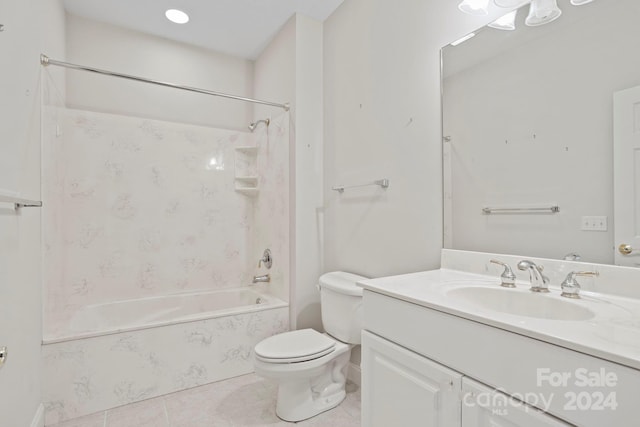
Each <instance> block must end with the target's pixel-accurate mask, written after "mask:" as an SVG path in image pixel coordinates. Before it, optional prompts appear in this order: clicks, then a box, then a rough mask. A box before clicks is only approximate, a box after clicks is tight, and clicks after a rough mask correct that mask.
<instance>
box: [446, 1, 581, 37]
mask: <svg viewBox="0 0 640 427" xmlns="http://www.w3.org/2000/svg"><path fill="white" fill-rule="evenodd" d="M592 1H593V0H570V3H571V4H572V5H573V6H582V5H583V4H587V3H591V2H592ZM493 3H494V4H495V5H496V6H498V7H504V8H513V9H516V10H517V9H518V8H519V7H521V6H524V5H525V4H527V3H530V5H529V15H528V16H527V19H525V24H527V25H528V26H530V27H535V26H538V25H544V24H548V23H549V22H551V21H555V20H556V19H558V18H559V17H560V15H562V10H560V8H559V7H558V2H557V0H493ZM488 7H489V1H488V0H463V1H462V2H461V3H460V4H458V9H460V10H461V11H463V12H465V13H468V14H470V15H487V14H488V13H489V12H488ZM512 18H513V21H512V20H511V19H512ZM489 27H491V28H496V29H498V30H515V14H514V15H513V16H512V15H510V14H506V15H504V16H502V17H500V18H498V19H496V20H495V21H493V22H492V23H491V24H489Z"/></svg>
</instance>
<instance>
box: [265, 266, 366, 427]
mask: <svg viewBox="0 0 640 427" xmlns="http://www.w3.org/2000/svg"><path fill="white" fill-rule="evenodd" d="M364 279H366V277H362V276H358V275H356V274H351V273H345V272H341V271H336V272H332V273H326V274H324V275H322V276H321V277H320V279H319V280H318V282H319V283H318V286H319V288H320V307H321V314H322V324H323V326H324V328H325V330H326V333H324V334H323V333H320V332H317V331H315V330H313V329H301V330H297V331H290V332H285V333H282V334H278V335H274V336H272V337H269V338H266V339H264V340H262V341H261V342H259V343H258V344H257V345H256V346H255V349H254V355H255V357H254V367H255V371H256V374H258V375H260V376H262V377H265V378H269V379H272V380H275V381H276V382H278V397H277V403H276V414H277V415H278V417H280V418H281V419H283V420H285V421H292V422H295V421H301V420H305V419H307V418H311V417H313V416H315V415H318V414H319V413H321V412H324V411H328V410H329V409H331V408H335V407H336V406H338V405H339V404H340V402H342V401H343V400H344V398H345V396H346V392H345V383H346V380H347V366H348V363H349V359H350V357H351V349H352V348H353V346H354V345H356V344H360V332H361V330H362V288H359V287H358V286H356V282H358V281H359V280H364Z"/></svg>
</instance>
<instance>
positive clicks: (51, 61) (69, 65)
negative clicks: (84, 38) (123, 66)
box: [40, 54, 289, 111]
mask: <svg viewBox="0 0 640 427" xmlns="http://www.w3.org/2000/svg"><path fill="white" fill-rule="evenodd" d="M40 64H42V65H43V66H45V67H46V66H48V65H55V66H58V67H65V68H71V69H74V70H83V71H90V72H92V73H97V74H103V75H105V76H113V77H120V78H123V79H128V80H134V81H137V82H143V83H151V84H154V85H158V86H165V87H171V88H174V89H182V90H187V91H190V92H197V93H204V94H205V95H213V96H220V97H222V98H229V99H236V100H238V101H246V102H253V103H254V104H262V105H270V106H272V107H280V108H282V109H284V110H285V111H289V103H285V104H278V103H276V102H270V101H262V100H260V99H252V98H245V97H242V96H236V95H229V94H228V93H222V92H214V91H212V90H207V89H200V88H197V87H190V86H182V85H177V84H174V83H167V82H161V81H159V80H152V79H146V78H144V77H137V76H131V75H129V74H122V73H116V72H113V71H107V70H101V69H98V68H92V67H85V66H83V65H77V64H72V63H70V62H63V61H56V60H55V59H51V58H49V57H48V56H47V55H43V54H41V55H40Z"/></svg>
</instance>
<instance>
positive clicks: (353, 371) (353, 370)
mask: <svg viewBox="0 0 640 427" xmlns="http://www.w3.org/2000/svg"><path fill="white" fill-rule="evenodd" d="M361 379H362V371H361V370H360V365H356V364H355V363H353V362H349V369H348V370H347V380H348V381H351V382H352V383H354V384H357V385H358V386H360V385H361V384H362V380H361Z"/></svg>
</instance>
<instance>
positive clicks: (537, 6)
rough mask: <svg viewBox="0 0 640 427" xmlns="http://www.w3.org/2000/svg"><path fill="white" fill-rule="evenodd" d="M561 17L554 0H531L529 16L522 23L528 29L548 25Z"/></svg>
mask: <svg viewBox="0 0 640 427" xmlns="http://www.w3.org/2000/svg"><path fill="white" fill-rule="evenodd" d="M560 15H562V11H561V10H560V8H559V7H558V2H557V1H556V0H532V2H531V5H530V6H529V15H528V16H527V19H525V21H524V23H525V24H527V25H528V26H530V27H537V26H538V25H544V24H548V23H549V22H551V21H555V20H556V19H558V18H559V17H560Z"/></svg>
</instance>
